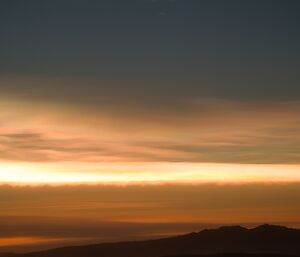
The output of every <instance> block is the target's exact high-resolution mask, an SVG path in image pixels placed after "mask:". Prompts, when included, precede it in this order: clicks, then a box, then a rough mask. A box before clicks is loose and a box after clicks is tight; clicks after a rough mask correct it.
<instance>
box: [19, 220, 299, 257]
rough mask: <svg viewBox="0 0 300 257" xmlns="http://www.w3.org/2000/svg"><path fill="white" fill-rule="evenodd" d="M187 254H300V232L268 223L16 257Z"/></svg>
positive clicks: (182, 256) (282, 256) (272, 256)
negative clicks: (251, 226) (251, 227)
mask: <svg viewBox="0 0 300 257" xmlns="http://www.w3.org/2000/svg"><path fill="white" fill-rule="evenodd" d="M220 253H237V254H220ZM241 253H242V254H241ZM265 253H269V254H268V255H266V254H265ZM186 254H194V255H198V256H200V257H206V256H208V254H218V255H215V256H220V257H231V256H234V257H239V256H246V257H251V256H252V255H250V254H258V255H255V257H262V256H268V257H286V256H289V255H300V230H298V229H290V228H286V227H281V226H274V225H266V224H265V225H261V226H258V227H256V228H253V229H247V228H243V227H240V226H227V227H221V228H218V229H209V230H208V229H207V230H203V231H201V232H198V233H190V234H186V235H181V236H177V237H170V238H164V239H155V240H147V241H133V242H119V243H102V244H95V245H87V246H74V247H64V248H58V249H52V250H48V251H41V252H34V253H28V254H20V255H17V257H161V256H170V255H177V257H186V256H190V255H186ZM210 256H212V255H210ZM194 257H195V256H194Z"/></svg>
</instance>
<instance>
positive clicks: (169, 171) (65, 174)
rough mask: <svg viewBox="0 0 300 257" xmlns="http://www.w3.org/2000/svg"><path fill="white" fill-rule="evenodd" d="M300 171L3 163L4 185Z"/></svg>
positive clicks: (271, 178) (260, 177)
mask: <svg viewBox="0 0 300 257" xmlns="http://www.w3.org/2000/svg"><path fill="white" fill-rule="evenodd" d="M241 170H242V171H243V172H242V173H241ZM299 170H300V165H274V164H216V163H166V162H163V163H122V164H120V163H115V164H114V163H102V164H99V163H94V164H93V163H89V164H82V163H59V164H53V163H44V164H34V163H18V164H16V163H0V184H15V185H30V184H33V185H34V184H54V185H55V184H58V185H59V184H205V183H215V184H223V183H224V184H239V183H242V184H243V183H281V182H282V183H290V182H300V173H299Z"/></svg>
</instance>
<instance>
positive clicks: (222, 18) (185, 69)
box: [0, 0, 300, 102]
mask: <svg viewBox="0 0 300 257" xmlns="http://www.w3.org/2000/svg"><path fill="white" fill-rule="evenodd" d="M0 7H1V8H0V33H1V34H0V35H1V42H0V57H1V60H0V65H1V66H0V72H1V74H2V76H7V75H10V76H20V77H21V76H48V77H55V78H61V77H68V78H73V79H74V78H75V80H77V78H81V79H82V78H83V79H84V80H85V79H87V78H88V79H91V78H92V79H93V80H97V81H106V82H107V81H109V82H110V86H109V88H107V87H108V86H103V85H100V84H101V83H100V84H99V83H97V82H93V83H82V84H80V83H77V84H76V85H75V84H72V85H69V86H68V85H65V84H64V85H61V84H60V85H57V86H56V85H52V86H51V87H50V88H49V86H48V85H41V84H39V85H38V86H37V85H31V86H30V85H27V86H26V89H25V87H24V85H20V84H19V85H15V86H12V85H10V86H9V88H8V86H5V85H3V86H2V87H3V89H2V90H3V92H6V91H9V92H10V93H11V92H13V93H14V92H22V90H28V87H30V88H31V91H32V92H33V95H34V94H35V93H36V94H37V95H38V96H39V97H40V94H39V93H38V92H39V91H43V92H47V95H49V93H50V95H51V93H53V92H56V91H57V90H56V87H59V88H60V90H62V92H65V91H66V92H67V91H69V87H76V89H77V91H79V92H80V93H79V94H80V95H81V96H80V97H82V96H83V95H85V96H86V97H87V98H89V95H90V96H91V97H92V96H93V95H95V93H96V94H103V93H104V94H105V93H106V92H107V91H111V93H112V94H114V95H117V94H118V93H119V92H121V95H122V97H124V98H126V97H128V98H130V96H129V95H130V94H131V93H136V94H137V95H138V96H139V97H141V98H143V97H145V98H148V97H149V95H150V94H155V95H159V96H160V99H156V100H157V101H163V102H164V101H170V100H172V99H173V100H174V101H176V100H177V99H178V98H181V97H184V96H186V97H189V96H191V95H192V96H198V97H216V98H229V99H232V98H233V99H250V100H276V101H277V100H299V97H300V89H299V86H298V85H299V82H300V79H299V72H298V70H299V57H300V55H299V54H300V47H299V46H300V29H299V25H300V15H299V11H300V3H299V1H297V0H257V1H255V0H251V1H250V0H249V1H238V0H226V1H223V0H156V1H155V0H152V1H151V0H122V1H117V0H101V1H92V0H72V1H71V0H69V1H66V0H59V1H58V0H51V1H50V0H49V1H47V0H44V1H39V0H27V1H22V0H3V1H1V4H0ZM75 91H76V90H75ZM82 91H85V93H84V94H82ZM124 92H129V93H128V95H127V94H126V93H125V94H124ZM70 97H72V96H70ZM77 97H78V96H76V95H74V98H77ZM108 97H109V96H108ZM145 100H146V99H145ZM156 100H154V101H156Z"/></svg>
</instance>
